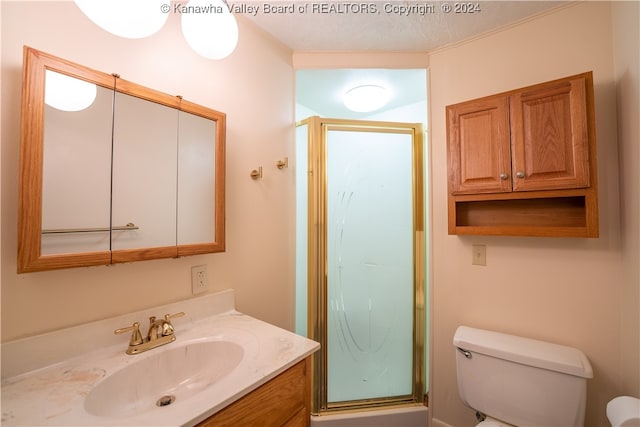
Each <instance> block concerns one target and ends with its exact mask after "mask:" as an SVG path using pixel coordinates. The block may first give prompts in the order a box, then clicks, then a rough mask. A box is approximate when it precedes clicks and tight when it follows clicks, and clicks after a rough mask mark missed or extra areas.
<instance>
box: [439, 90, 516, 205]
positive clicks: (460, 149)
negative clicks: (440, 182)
mask: <svg viewBox="0 0 640 427" xmlns="http://www.w3.org/2000/svg"><path fill="white" fill-rule="evenodd" d="M508 111H509V108H508V98H507V97H505V96H499V97H491V98H484V99H480V100H474V101H470V102H465V103H462V104H457V105H452V106H449V107H447V123H448V128H447V130H448V133H449V135H448V138H447V144H448V150H449V157H448V159H449V191H450V193H451V194H470V193H497V192H509V191H511V159H510V148H509V127H508Z"/></svg>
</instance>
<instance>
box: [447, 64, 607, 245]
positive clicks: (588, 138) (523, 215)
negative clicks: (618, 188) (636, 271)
mask: <svg viewBox="0 0 640 427" xmlns="http://www.w3.org/2000/svg"><path fill="white" fill-rule="evenodd" d="M593 104H594V102H593V76H592V73H591V72H588V73H583V74H579V75H575V76H570V77H566V78H563V79H559V80H554V81H551V82H546V83H541V84H538V85H535V86H529V87H526V88H521V89H517V90H513V91H510V92H506V93H501V94H497V95H492V96H488V97H485V98H481V99H476V100H471V101H467V102H463V103H459V104H455V105H449V106H447V109H446V113H447V150H448V202H449V234H475V235H514V236H557V237H598V202H597V171H596V143H595V124H594V122H595V118H594V107H593Z"/></svg>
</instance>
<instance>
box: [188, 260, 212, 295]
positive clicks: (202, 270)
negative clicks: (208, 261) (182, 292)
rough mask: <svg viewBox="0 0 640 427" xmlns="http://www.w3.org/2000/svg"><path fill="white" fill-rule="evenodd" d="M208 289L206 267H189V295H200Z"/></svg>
mask: <svg viewBox="0 0 640 427" xmlns="http://www.w3.org/2000/svg"><path fill="white" fill-rule="evenodd" d="M208 288H209V278H208V277H207V266H206V265H194V266H193V267H191V293H192V294H194V295H195V294H201V293H203V292H205V291H206V290H207V289H208Z"/></svg>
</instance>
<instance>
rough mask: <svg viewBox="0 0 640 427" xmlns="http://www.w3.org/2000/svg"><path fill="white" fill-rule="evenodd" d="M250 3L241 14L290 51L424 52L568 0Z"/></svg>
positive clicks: (395, 0) (399, 0)
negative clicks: (253, 10)
mask: <svg viewBox="0 0 640 427" xmlns="http://www.w3.org/2000/svg"><path fill="white" fill-rule="evenodd" d="M229 1H230V0H229ZM251 3H252V4H253V5H255V6H257V7H258V9H257V13H256V14H255V16H252V15H251V14H250V13H245V14H244V15H245V16H247V17H248V18H249V19H251V20H252V21H253V22H254V23H256V24H257V25H258V26H259V27H261V28H263V29H264V30H265V31H267V32H269V33H270V34H272V35H273V36H274V37H275V38H277V39H278V40H280V41H281V42H282V43H284V44H285V45H287V46H289V47H290V48H291V49H293V50H294V51H403V52H427V51H430V50H433V49H436V48H439V47H442V46H445V45H448V44H451V43H455V42H457V41H460V40H464V39H467V38H470V37H473V36H476V35H479V34H482V33H486V32H489V31H491V30H494V29H497V28H500V27H503V26H505V25H509V24H511V23H514V22H517V21H520V20H522V19H525V18H527V17H529V16H532V15H535V14H538V13H540V12H543V11H545V10H548V9H551V8H555V7H557V6H559V5H561V4H564V3H566V2H551V1H477V2H473V1H472V2H453V1H404V0H390V1H378V0H374V1H362V0H357V1H338V2H336V1H330V2H321V1H306V0H305V1H301V0H298V1H295V2H287V1H270V2H257V1H254V2H251ZM469 5H471V7H469ZM447 11H448V12H447ZM456 11H458V12H460V13H456ZM462 12H465V13H462Z"/></svg>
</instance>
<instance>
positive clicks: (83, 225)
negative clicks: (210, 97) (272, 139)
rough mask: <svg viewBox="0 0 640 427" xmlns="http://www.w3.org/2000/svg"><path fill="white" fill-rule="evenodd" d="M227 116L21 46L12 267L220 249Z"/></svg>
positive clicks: (222, 246) (106, 261) (22, 269)
mask: <svg viewBox="0 0 640 427" xmlns="http://www.w3.org/2000/svg"><path fill="white" fill-rule="evenodd" d="M59 85H64V86H63V89H61V90H60V91H59V92H61V94H62V98H61V99H62V104H61V103H59V102H56V101H55V98H54V96H53V95H55V91H53V90H52V89H54V88H56V87H59ZM74 87H76V88H77V89H74ZM79 91H83V92H84V91H86V92H87V93H88V95H86V96H84V97H83V98H82V100H83V101H82V102H84V103H83V104H82V103H81V104H80V106H73V105H72V106H69V104H70V101H71V100H72V99H73V98H74V97H73V96H72V94H74V93H76V92H79ZM225 121H226V117H225V115H224V113H221V112H218V111H215V110H212V109H209V108H206V107H203V106H200V105H197V104H194V103H191V102H189V101H186V100H184V99H182V98H181V97H179V96H170V95H167V94H164V93H161V92H159V91H155V90H153V89H149V88H146V87H143V86H140V85H137V84H135V83H131V82H129V81H126V80H124V79H121V78H119V76H117V75H110V74H106V73H102V72H99V71H95V70H92V69H90V68H87V67H84V66H81V65H78V64H74V63H72V62H69V61H66V60H64V59H61V58H57V57H54V56H52V55H49V54H46V53H44V52H41V51H38V50H35V49H32V48H29V47H25V49H24V68H23V88H22V124H21V150H20V184H19V186H20V194H19V212H18V272H19V273H25V272H31V271H42V270H52V269H60V268H70V267H80V266H92V265H108V264H112V263H119V262H130V261H140V260H147V259H157V258H169V257H178V256H187V255H195V254H203V253H212V252H221V251H224V249H225V240H224V237H225V235H224V211H225V207H224V197H225V194H224V172H225V170H224V169H225V164H224V162H225V157H224V156H225V132H226V128H225Z"/></svg>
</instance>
